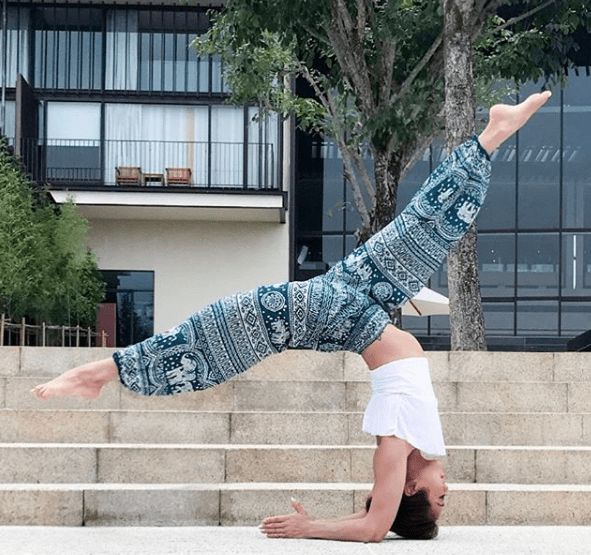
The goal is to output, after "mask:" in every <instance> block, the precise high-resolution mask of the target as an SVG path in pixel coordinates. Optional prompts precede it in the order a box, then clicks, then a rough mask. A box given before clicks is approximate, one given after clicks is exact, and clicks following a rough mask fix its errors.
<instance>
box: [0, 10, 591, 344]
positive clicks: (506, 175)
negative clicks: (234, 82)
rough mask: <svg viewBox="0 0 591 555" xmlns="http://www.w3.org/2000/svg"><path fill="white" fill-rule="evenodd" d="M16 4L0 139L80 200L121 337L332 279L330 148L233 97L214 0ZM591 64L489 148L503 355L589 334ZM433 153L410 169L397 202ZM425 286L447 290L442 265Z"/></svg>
mask: <svg viewBox="0 0 591 555" xmlns="http://www.w3.org/2000/svg"><path fill="white" fill-rule="evenodd" d="M221 3H223V2H218V3H217V4H218V5H219V4H221ZM7 4H8V11H7V33H6V49H3V51H4V50H5V52H6V56H5V58H6V59H5V65H4V67H5V70H4V72H3V74H4V78H5V81H4V84H5V87H6V102H5V113H4V118H3V121H4V122H5V124H4V128H5V134H6V135H7V136H8V137H9V139H11V140H12V141H13V142H14V146H15V148H16V149H17V151H18V152H19V154H20V155H21V157H22V158H23V160H24V161H25V162H26V164H27V166H28V168H29V170H30V172H31V175H32V177H33V178H34V179H35V180H36V181H37V182H39V183H43V184H47V185H48V187H49V190H50V193H51V195H52V197H53V198H54V200H55V201H56V202H58V203H61V202H64V201H66V199H67V198H68V197H72V198H74V200H75V202H76V203H77V205H78V207H79V210H80V212H81V213H82V215H84V216H85V217H86V218H88V220H89V222H90V237H89V243H90V245H89V246H90V247H91V248H92V250H93V251H94V252H95V253H96V254H97V256H98V261H99V267H100V268H101V270H102V271H103V274H104V277H105V280H106V282H107V299H106V302H107V303H108V304H110V305H111V307H112V308H113V307H114V309H115V313H116V314H117V319H116V320H117V322H116V323H117V326H116V328H117V331H116V339H117V344H118V345H126V344H129V343H132V342H135V341H138V340H140V339H143V338H144V337H147V336H148V335H151V334H152V333H154V332H159V331H163V330H165V329H167V328H169V327H171V326H173V325H174V324H175V323H177V322H178V321H180V320H181V319H183V318H184V317H186V316H187V315H188V314H190V313H191V312H193V311H194V310H197V309H199V308H200V307H202V306H204V305H205V304H207V303H208V302H211V301H213V300H215V299H217V298H219V297H220V296H223V295H226V294H229V293H232V292H235V291H238V290H245V289H249V288H251V287H254V286H256V285H259V284H263V283H272V282H279V281H285V280H287V279H296V280H303V279H308V278H310V277H313V276H315V275H318V274H320V273H323V272H325V271H326V270H327V269H329V268H330V267H331V266H332V265H333V264H334V263H336V262H337V261H338V260H339V259H340V258H342V257H343V256H345V255H346V254H348V253H349V252H350V251H352V250H353V249H354V248H355V246H356V242H355V238H354V232H355V230H356V228H357V227H358V225H359V217H358V214H357V211H356V209H355V206H354V203H353V201H352V198H351V194H350V191H349V190H348V189H347V187H346V185H345V182H344V177H343V171H342V161H341V159H340V157H339V153H338V150H337V148H336V146H335V145H334V144H331V143H330V142H326V141H324V140H322V139H321V138H320V137H318V136H314V135H310V134H306V133H303V132H301V131H295V132H294V130H293V128H292V127H290V124H289V122H280V121H278V119H277V118H276V117H273V116H268V117H266V118H256V117H255V116H256V115H257V112H258V110H257V108H256V107H254V106H241V107H236V106H231V105H228V104H227V103H226V100H227V97H228V88H227V85H226V84H225V83H224V79H223V68H222V67H221V63H220V60H219V59H218V58H216V57H215V56H210V57H205V58H201V57H198V56H197V55H196V53H195V51H194V49H193V48H192V47H191V46H190V43H191V40H192V39H193V37H194V36H195V35H197V34H198V33H200V32H203V31H205V30H206V29H207V28H208V25H209V21H208V16H207V8H209V7H211V6H215V5H216V2H210V1H208V2H198V1H194V2H191V3H190V5H187V3H184V2H178V1H173V0H171V1H169V2H167V1H166V0H160V1H159V2H157V3H156V2H152V1H151V0H133V1H131V0H130V1H129V2H125V3H123V2H117V1H116V0H104V1H91V0H73V1H70V2H57V1H56V2H53V1H52V0H49V1H48V0H46V1H42V0H37V1H35V0H31V1H27V0H25V1H19V2H8V3H7ZM589 44H591V41H590V42H589V43H588V44H587V46H589ZM590 63H591V48H582V49H581V53H580V59H579V60H578V62H577V66H578V67H577V68H576V69H575V70H569V75H568V83H567V85H566V86H565V87H563V88H561V89H560V90H558V89H554V90H553V92H554V94H553V96H552V98H551V100H550V101H549V102H548V104H547V105H545V106H544V107H543V108H542V109H541V110H540V112H539V113H538V114H537V115H536V116H535V118H534V119H533V120H532V121H531V122H530V123H528V125H527V126H526V127H525V128H524V129H523V130H521V131H520V132H519V133H518V134H517V135H516V136H514V137H513V138H512V139H511V140H509V141H507V142H506V143H505V144H504V145H503V146H502V147H501V148H500V149H499V150H498V151H497V152H495V153H494V155H493V176H492V183H491V187H490V192H489V198H488V201H487V203H486V205H485V207H484V209H483V210H482V212H481V214H480V216H479V219H478V227H479V243H478V249H479V267H480V277H481V283H482V296H483V303H484V310H485V317H486V329H487V335H488V340H489V344H490V346H491V347H492V348H499V349H513V348H514V349H524V348H525V349H547V348H552V349H561V348H563V347H564V345H565V344H566V341H567V340H568V339H570V338H571V337H573V336H575V335H577V334H579V333H581V332H583V331H585V330H587V329H589V328H590V327H591V325H590V322H591V318H590V315H591V178H590V177H589V176H590V175H591V156H590V155H591V134H590V133H589V131H588V130H589V129H590V128H591V77H590V75H589V65H590ZM540 86H541V83H527V84H525V85H523V86H521V87H520V88H519V92H518V94H517V95H516V96H515V98H514V99H511V100H510V101H514V102H518V101H519V100H520V99H522V98H524V97H525V96H527V95H528V94H529V93H531V92H533V91H536V90H539V88H540ZM441 144H442V143H441V141H440V140H435V141H434V142H433V144H432V145H431V146H430V147H429V148H428V149H427V150H426V151H425V152H424V153H423V156H422V157H421V158H420V159H419V160H418V162H417V163H416V164H415V166H414V167H413V168H412V169H411V170H410V172H409V173H408V174H407V175H406V176H405V178H404V180H403V182H402V183H401V185H400V189H399V200H398V207H397V210H398V211H400V210H401V209H402V208H403V207H404V205H405V203H406V202H407V201H408V200H409V199H410V197H411V195H412V194H413V192H414V191H415V190H416V188H417V187H418V186H419V185H420V184H421V183H422V182H423V181H424V179H425V178H426V177H427V176H428V175H429V173H430V172H431V171H432V170H433V169H434V168H435V167H436V165H437V164H438V163H439V162H440V161H441V160H442V159H443V158H444V157H445V152H444V151H443V150H442V147H441ZM138 174H139V176H140V177H138ZM288 194H289V196H288ZM288 206H289V207H290V210H289V211H288V210H287V209H288ZM429 285H430V287H432V288H433V289H435V290H437V291H439V292H441V293H443V294H446V293H447V275H446V267H445V266H443V267H442V269H441V270H440V272H438V273H437V274H436V275H435V276H434V277H433V278H432V280H431V283H430V284H429ZM403 326H404V327H405V328H406V329H409V330H410V331H412V332H414V333H415V334H417V336H418V337H419V338H420V339H421V341H422V342H423V344H424V345H425V346H426V347H427V348H443V347H446V346H447V344H448V334H449V321H448V318H447V317H431V318H405V320H404V322H403Z"/></svg>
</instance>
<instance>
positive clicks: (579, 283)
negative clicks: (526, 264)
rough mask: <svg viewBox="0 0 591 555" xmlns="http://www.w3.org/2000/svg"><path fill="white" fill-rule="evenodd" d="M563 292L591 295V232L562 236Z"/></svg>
mask: <svg viewBox="0 0 591 555" xmlns="http://www.w3.org/2000/svg"><path fill="white" fill-rule="evenodd" d="M562 294H563V295H565V296H583V295H589V296H591V233H565V234H563V236H562ZM589 327H590V328H591V320H590V321H589Z"/></svg>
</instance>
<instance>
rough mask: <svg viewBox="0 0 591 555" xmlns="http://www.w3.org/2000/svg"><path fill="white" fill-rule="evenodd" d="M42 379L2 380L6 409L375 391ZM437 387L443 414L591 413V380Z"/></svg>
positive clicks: (340, 400)
mask: <svg viewBox="0 0 591 555" xmlns="http://www.w3.org/2000/svg"><path fill="white" fill-rule="evenodd" d="M41 380H42V378H39V377H37V378H35V377H29V378H21V377H9V378H0V403H3V404H2V405H0V408H14V409H50V408H52V409H123V410H127V409H132V410H218V411H322V412H330V411H336V412H342V411H345V412H346V411H363V410H364V409H365V407H366V405H367V401H368V400H369V397H370V393H371V391H370V384H369V383H367V382H357V381H337V382H326V381H266V382H259V381H246V380H232V381H230V382H227V383H225V384H222V385H220V386H218V387H215V388H211V389H208V390H205V391H199V392H193V393H183V394H180V395H174V396H169V397H166V396H164V397H146V396H142V395H136V394H134V393H131V392H130V391H129V390H127V389H126V388H124V387H121V386H120V385H119V384H117V383H110V384H108V385H107V386H106V387H105V388H104V390H103V392H102V393H101V396H100V397H99V398H98V399H81V398H75V397H71V398H69V397H65V398H64V397H63V398H57V399H49V400H47V401H39V400H38V399H36V398H35V397H33V395H31V393H30V390H31V388H32V387H34V386H35V385H36V384H38V383H39V382H40V381H41ZM433 386H434V389H435V393H436V395H437V398H438V400H439V410H440V411H453V412H464V411H465V412H480V411H487V412H591V382H590V383H581V382H530V383H521V382H517V383H502V382H435V383H434V384H433ZM2 389H3V390H4V394H3V395H2Z"/></svg>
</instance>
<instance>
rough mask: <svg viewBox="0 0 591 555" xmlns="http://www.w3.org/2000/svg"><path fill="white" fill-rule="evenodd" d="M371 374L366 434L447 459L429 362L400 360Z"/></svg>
mask: <svg viewBox="0 0 591 555" xmlns="http://www.w3.org/2000/svg"><path fill="white" fill-rule="evenodd" d="M369 374H370V378H371V389H372V394H371V398H370V400H369V403H368V404H367V407H366V409H365V414H364V415H363V431H364V432H367V433H368V434H371V435H374V436H396V437H399V438H400V439H404V440H405V441H407V442H408V443H410V444H411V445H412V446H413V447H415V448H416V449H419V450H420V451H421V454H422V455H423V456H424V457H425V458H433V457H442V456H445V454H446V453H445V443H444V441H443V433H442V430H441V421H440V420H439V412H438V410H437V409H438V403H437V398H436V397H435V393H434V391H433V385H432V384H431V375H430V372H429V362H428V360H427V359H426V358H423V357H413V358H405V359H401V360H396V361H394V362H390V363H388V364H384V365H383V366H380V367H379V368H376V369H375V370H371V371H370V373H369Z"/></svg>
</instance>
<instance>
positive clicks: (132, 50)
mask: <svg viewBox="0 0 591 555" xmlns="http://www.w3.org/2000/svg"><path fill="white" fill-rule="evenodd" d="M200 4H201V5H200ZM214 4H215V3H214ZM211 6H212V3H211V2H207V3H205V2H203V3H200V2H191V4H190V5H187V3H185V2H166V1H165V0H163V1H162V2H158V3H154V2H151V1H150V2H148V1H141V0H138V1H133V2H125V3H117V2H115V1H112V2H109V1H105V2H97V1H85V0H79V1H78V0H77V1H76V2H47V1H44V2H41V1H31V2H28V1H19V2H8V3H7V33H6V43H5V44H6V49H5V52H6V57H5V65H4V67H5V71H4V79H5V81H4V86H5V91H6V93H5V98H6V102H5V112H4V122H5V126H4V127H5V135H6V136H7V137H8V138H9V140H10V141H11V142H12V143H13V144H14V147H15V149H16V151H17V153H18V154H19V155H20V157H21V158H22V159H23V161H24V162H25V165H26V167H27V169H28V171H29V172H30V174H31V176H32V178H33V179H34V180H35V181H36V182H38V183H40V184H46V185H47V186H48V188H49V191H50V194H51V196H52V197H53V199H54V200H55V202H57V203H62V202H65V201H66V200H67V199H68V198H72V199H73V200H74V201H75V202H76V204H77V205H78V208H79V210H80V212H81V214H82V215H83V216H85V217H86V218H87V219H88V220H89V223H90V235H89V246H90V248H91V249H92V250H93V251H94V252H95V253H96V255H97V257H98V263H99V268H100V269H101V270H102V271H103V274H104V277H105V280H106V282H107V299H106V302H107V303H109V304H111V305H115V311H114V312H115V313H116V314H117V318H116V320H117V321H116V333H115V335H116V337H117V344H118V345H126V344H129V343H133V342H136V341H139V340H141V339H143V338H145V337H148V336H149V335H152V334H153V333H154V332H159V331H163V330H165V329H168V328H170V327H172V326H173V325H175V324H176V323H178V322H179V321H180V320H182V319H184V318H185V317H187V316H188V315H189V314H191V313H192V312H193V311H195V310H197V309H199V308H201V307H202V306H204V305H206V304H207V303H209V302H212V301H213V300H215V299H217V298H219V297H221V296H223V295H226V294H230V293H233V292H235V291H238V290H245V289H249V288H252V287H255V286H257V285H259V284H263V283H269V282H279V281H286V280H288V279H289V255H288V253H289V226H288V225H287V223H286V222H287V217H286V210H287V182H286V180H285V178H284V173H286V171H287V170H285V168H288V167H289V160H288V159H287V158H285V157H284V153H283V145H284V141H283V134H284V129H283V127H284V125H285V124H283V123H282V122H280V121H279V120H278V118H277V117H274V116H272V115H271V116H267V117H262V118H257V117H256V116H257V113H258V109H257V108H256V107H253V106H232V105H229V104H227V103H226V100H227V97H228V90H227V86H226V84H225V83H224V79H223V76H222V67H221V64H220V60H219V59H218V58H216V57H215V56H209V57H199V56H197V54H196V52H195V50H194V48H192V47H191V45H190V43H191V41H192V39H193V38H194V37H195V36H196V35H197V34H199V33H201V32H203V31H205V30H206V29H207V28H208V25H209V20H208V15H207V9H208V8H209V7H211ZM111 308H112V306H111ZM111 312H113V311H112V310H111Z"/></svg>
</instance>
